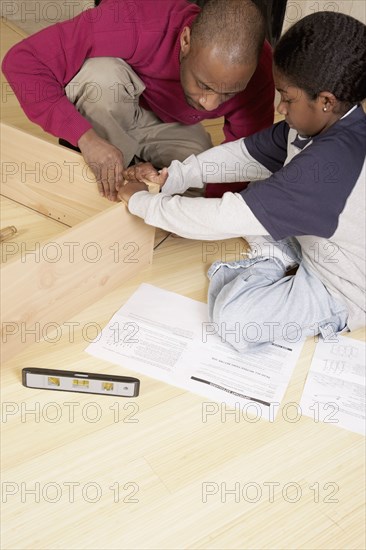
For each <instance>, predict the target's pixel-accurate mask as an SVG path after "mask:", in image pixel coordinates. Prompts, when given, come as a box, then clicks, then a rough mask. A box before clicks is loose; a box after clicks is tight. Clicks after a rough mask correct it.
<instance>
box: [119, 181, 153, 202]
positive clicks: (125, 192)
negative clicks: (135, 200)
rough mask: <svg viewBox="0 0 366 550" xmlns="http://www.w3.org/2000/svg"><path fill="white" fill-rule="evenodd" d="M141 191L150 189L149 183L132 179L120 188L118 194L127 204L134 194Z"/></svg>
mask: <svg viewBox="0 0 366 550" xmlns="http://www.w3.org/2000/svg"><path fill="white" fill-rule="evenodd" d="M139 191H148V187H147V185H145V184H144V183H142V182H140V181H131V182H127V183H126V184H125V185H123V186H122V187H120V188H119V190H118V195H117V196H118V198H119V199H120V200H121V201H123V202H124V203H125V204H128V201H129V200H130V198H131V197H132V195H134V194H135V193H138V192H139Z"/></svg>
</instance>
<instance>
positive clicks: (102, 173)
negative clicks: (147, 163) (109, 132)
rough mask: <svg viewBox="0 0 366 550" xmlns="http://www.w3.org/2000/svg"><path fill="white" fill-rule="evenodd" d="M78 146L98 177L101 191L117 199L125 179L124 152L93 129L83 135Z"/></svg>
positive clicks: (108, 196) (114, 199) (111, 198)
mask: <svg viewBox="0 0 366 550" xmlns="http://www.w3.org/2000/svg"><path fill="white" fill-rule="evenodd" d="M78 147H79V149H80V151H81V153H82V155H83V157H84V160H85V162H86V163H87V165H88V166H89V167H90V169H91V170H92V171H93V173H94V175H95V177H96V180H97V184H98V190H99V193H100V194H101V195H102V196H103V197H107V198H108V199H109V200H111V201H116V200H117V191H118V188H119V186H120V185H121V184H122V181H123V170H124V166H123V154H122V152H121V151H120V150H119V149H117V147H115V146H114V145H111V144H110V143H108V141H106V140H105V139H103V138H101V137H99V136H98V134H97V133H96V132H95V131H94V130H93V129H90V130H88V131H87V132H85V134H83V135H82V136H81V138H80V139H79V141H78Z"/></svg>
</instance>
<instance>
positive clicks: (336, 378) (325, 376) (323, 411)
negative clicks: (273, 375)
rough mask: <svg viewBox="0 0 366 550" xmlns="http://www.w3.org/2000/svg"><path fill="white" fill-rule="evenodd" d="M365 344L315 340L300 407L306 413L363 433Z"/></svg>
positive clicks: (339, 339) (349, 340)
mask: <svg viewBox="0 0 366 550" xmlns="http://www.w3.org/2000/svg"><path fill="white" fill-rule="evenodd" d="M365 353H366V348H365V343H364V342H361V341H359V340H355V339H354V338H348V337H345V336H339V335H338V336H337V341H334V342H326V341H324V340H319V342H318V343H317V345H316V348H315V352H314V356H313V360H312V363H311V367H310V371H309V374H308V377H307V380H306V384H305V388H304V392H303V395H302V398H301V402H300V407H301V410H302V413H303V414H304V415H306V416H311V417H312V418H316V419H317V420H318V421H320V422H326V423H328V424H334V425H335V426H339V427H341V428H346V429H347V430H350V431H352V432H356V433H360V434H363V435H365V427H366V419H365V405H366V402H365V396H366V393H365V392H366V388H365V376H366V365H365Z"/></svg>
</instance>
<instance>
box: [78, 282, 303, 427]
mask: <svg viewBox="0 0 366 550" xmlns="http://www.w3.org/2000/svg"><path fill="white" fill-rule="evenodd" d="M217 328H218V327H217V326H215V324H214V323H210V322H208V318H207V304H204V303H203V302H198V301H196V300H192V299H190V298H186V297H184V296H181V295H179V294H176V293H174V292H169V291H167V290H163V289H161V288H157V287H155V286H152V285H149V284H142V285H141V286H140V287H139V288H138V289H137V291H136V292H135V293H134V294H133V295H132V296H131V298H130V299H129V300H128V301H127V302H126V303H125V304H124V305H123V306H122V307H121V308H120V309H119V310H118V311H117V313H116V314H115V315H114V316H113V318H112V319H111V320H110V322H109V323H108V325H107V326H106V327H105V328H104V329H103V331H102V333H101V334H99V335H98V337H97V338H96V339H95V341H94V342H93V343H91V344H90V345H89V346H88V348H87V349H86V351H87V352H88V353H90V354H91V355H93V356H95V357H98V358H100V359H104V360H107V361H111V362H113V363H116V364H118V365H121V366H123V367H125V368H128V369H131V370H134V371H136V372H138V373H141V374H143V375H146V376H150V377H152V378H157V379H159V380H162V381H163V382H166V383H168V384H172V385H175V386H178V387H181V388H184V389H186V390H189V391H192V392H194V393H197V394H200V395H202V396H205V397H207V398H209V399H211V400H213V401H216V402H219V403H227V404H228V405H231V406H233V407H240V408H241V409H244V408H245V410H246V412H247V413H248V415H250V414H252V415H253V416H254V417H263V418H265V419H267V420H270V421H273V420H274V419H275V416H276V413H277V411H278V409H279V406H280V403H281V400H282V399H283V396H284V393H285V390H286V388H287V386H288V383H289V380H290V377H291V374H292V372H293V369H294V367H295V365H296V362H297V360H298V357H299V355H300V352H301V349H302V346H303V341H299V342H296V343H293V344H289V343H288V342H276V343H273V344H268V345H264V346H263V347H260V349H256V350H255V351H252V349H251V348H249V349H248V351H245V352H243V353H238V352H237V351H236V350H235V349H234V348H233V347H232V346H230V345H229V344H227V343H225V342H223V341H222V339H221V337H220V336H219V335H218V334H217Z"/></svg>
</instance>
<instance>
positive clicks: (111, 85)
mask: <svg viewBox="0 0 366 550" xmlns="http://www.w3.org/2000/svg"><path fill="white" fill-rule="evenodd" d="M144 89H145V86H144V83H143V82H142V81H141V79H140V78H139V77H138V76H137V75H136V74H135V73H134V72H133V70H132V69H131V67H130V66H129V65H128V64H127V63H126V62H125V61H123V60H122V59H118V58H113V57H96V58H92V59H88V60H87V61H86V62H85V63H84V65H83V66H82V68H81V69H80V71H79V72H78V73H77V74H76V76H75V77H74V78H73V79H72V80H71V81H70V82H69V84H68V85H67V86H66V95H67V97H68V98H69V100H70V101H72V103H74V104H75V106H76V108H77V110H78V111H79V112H80V113H81V114H82V115H83V116H84V117H85V118H86V119H87V120H88V121H89V122H90V123H91V124H92V126H93V128H94V130H95V131H96V132H97V134H98V135H99V136H100V137H102V138H104V139H106V140H107V141H109V143H112V144H113V145H115V146H116V147H118V149H120V150H121V151H122V153H123V156H124V162H125V166H128V165H129V164H130V162H131V161H132V160H133V159H134V157H135V156H137V157H139V158H140V159H141V160H143V161H150V162H151V163H152V164H153V165H154V166H155V167H156V168H162V167H163V166H169V164H170V163H171V161H172V160H174V159H176V160H180V161H183V160H184V159H185V158H187V157H189V155H191V154H199V153H201V152H202V151H205V150H207V149H210V147H212V142H211V138H210V136H209V134H208V133H207V132H206V131H205V129H204V127H203V126H202V125H201V124H194V125H189V126H188V125H187V126H186V125H183V124H179V123H175V122H173V123H164V122H162V121H161V120H160V119H159V118H158V117H157V116H156V115H155V114H154V113H153V112H151V111H147V110H146V109H142V108H141V107H140V106H139V96H140V95H141V94H142V92H143V91H144Z"/></svg>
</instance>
